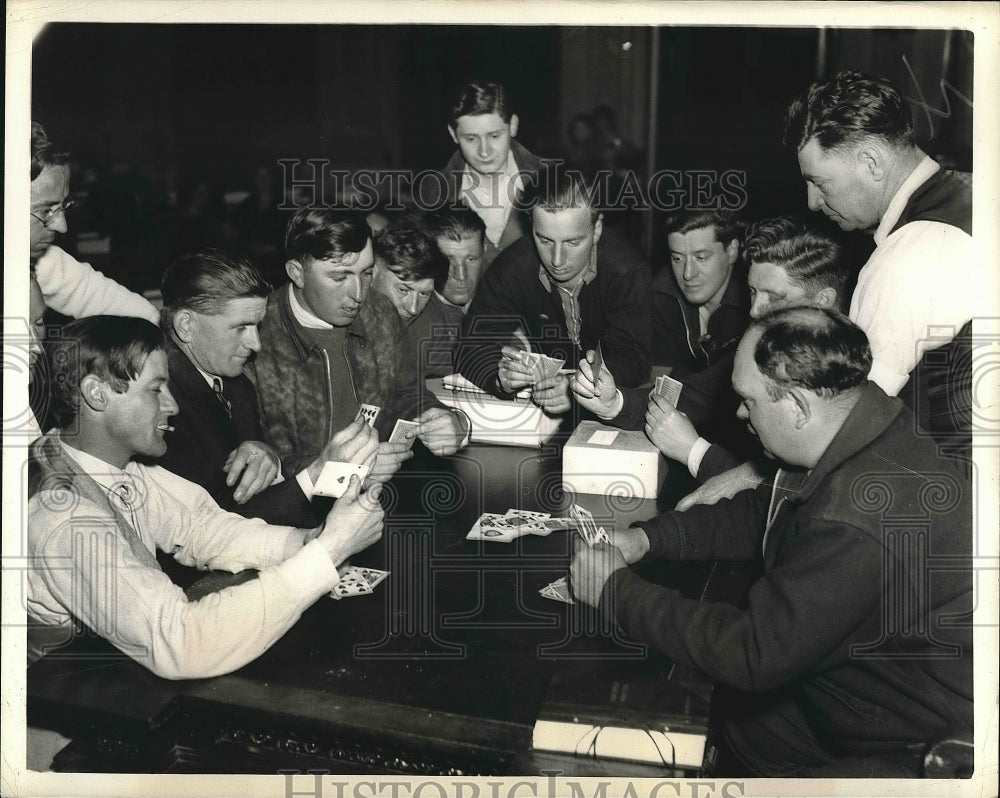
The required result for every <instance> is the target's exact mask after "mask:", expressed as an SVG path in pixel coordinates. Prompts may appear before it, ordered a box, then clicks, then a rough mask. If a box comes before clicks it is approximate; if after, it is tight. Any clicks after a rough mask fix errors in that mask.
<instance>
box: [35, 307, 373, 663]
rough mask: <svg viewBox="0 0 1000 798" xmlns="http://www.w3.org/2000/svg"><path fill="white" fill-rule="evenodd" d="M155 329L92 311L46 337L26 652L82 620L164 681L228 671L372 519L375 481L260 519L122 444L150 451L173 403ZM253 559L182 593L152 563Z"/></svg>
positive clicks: (319, 581)
mask: <svg viewBox="0 0 1000 798" xmlns="http://www.w3.org/2000/svg"><path fill="white" fill-rule="evenodd" d="M164 344H165V342H164V337H163V334H162V333H161V332H160V330H159V329H158V328H157V327H156V326H155V325H153V324H152V323H150V322H148V321H146V320H144V319H131V318H120V317H117V316H92V317H90V318H86V319H80V320H78V321H75V322H72V323H71V324H68V325H66V327H65V328H64V330H63V336H62V337H61V338H59V339H58V340H56V341H55V343H54V344H53V348H52V352H51V360H50V362H51V363H53V368H54V372H55V373H54V374H53V381H52V384H53V414H54V415H55V417H56V420H57V425H58V429H56V430H53V431H52V432H50V433H48V434H47V435H45V436H44V437H42V438H41V439H39V440H38V441H36V443H35V444H34V445H33V446H32V452H31V454H32V460H31V463H30V476H31V480H30V496H31V498H30V500H29V503H28V548H29V552H30V557H29V562H30V564H31V566H30V570H29V571H28V582H27V586H28V591H27V608H28V624H29V625H28V660H29V663H30V662H33V661H34V660H36V659H38V658H39V657H40V656H42V655H43V654H45V653H46V652H47V651H49V650H52V649H56V648H59V647H61V646H65V645H67V644H69V643H70V642H71V641H72V639H73V637H74V635H75V634H76V633H77V628H76V627H77V626H78V625H79V624H83V625H85V626H87V627H89V628H90V629H91V630H93V632H95V633H97V634H99V635H101V636H102V637H104V638H106V639H107V640H108V641H109V642H111V643H112V644H114V645H115V646H116V647H117V648H118V649H120V650H121V651H122V652H124V653H125V654H127V655H129V656H130V657H133V658H134V659H135V660H136V661H138V662H139V663H141V664H142V665H144V666H145V667H147V668H149V669H150V670H151V671H153V672H154V673H155V674H157V675H158V676H162V677H165V678H168V679H192V678H203V677H208V676H216V675H219V674H222V673H228V672H230V671H233V670H235V669H237V668H239V667H241V666H243V665H245V664H246V663H248V662H250V661H252V660H254V659H256V658H257V657H259V656H260V655H261V654H262V653H263V652H264V651H266V650H267V649H268V648H269V647H270V646H271V645H272V644H273V643H274V642H275V641H277V640H278V639H279V638H280V637H281V636H282V635H283V634H284V633H285V632H286V631H287V630H288V629H289V628H290V627H291V626H292V625H293V624H294V623H295V622H296V620H298V618H299V616H300V615H301V614H302V613H303V612H304V611H305V610H306V609H307V608H308V607H309V606H311V605H312V604H313V602H315V601H316V599H318V598H320V597H321V596H323V595H324V594H326V593H329V592H330V591H331V590H332V589H334V588H335V587H336V586H337V585H338V583H339V581H340V575H339V573H338V570H337V569H338V567H341V566H342V564H343V563H344V562H345V561H346V560H347V559H348V558H349V557H351V556H352V555H354V554H356V553H358V552H360V551H362V550H363V549H365V548H367V547H368V546H370V545H371V544H372V543H374V542H375V541H377V540H378V539H379V537H381V533H382V520H383V515H384V513H383V511H382V508H381V507H380V506H379V502H378V494H379V491H380V489H381V486H376V487H375V489H373V490H369V491H368V492H367V493H361V492H360V489H361V483H360V480H358V479H357V478H354V479H352V481H351V483H350V486H349V487H348V489H347V492H346V493H344V495H343V496H342V497H341V498H340V499H339V500H338V501H337V503H336V505H335V506H334V507H333V509H332V510H331V511H330V513H329V514H328V515H327V516H326V518H325V520H324V521H323V523H322V524H321V525H320V526H319V527H317V528H315V529H296V528H293V527H287V526H284V527H282V526H269V525H268V524H266V523H265V522H264V521H261V520H259V519H251V518H243V517H241V516H239V515H236V514H235V513H229V512H226V511H224V510H222V509H220V508H219V505H218V504H216V503H215V501H214V500H213V499H212V497H211V496H209V494H208V492H207V491H206V490H205V489H204V488H202V487H200V486H199V485H196V484H194V483H193V482H189V481H187V480H186V479H183V478H182V477H179V476H177V475H176V474H173V473H171V472H170V471H167V470H166V469H164V468H160V467H157V466H145V465H141V464H139V463H137V462H136V461H135V457H136V456H138V455H141V456H143V457H152V458H155V457H160V456H162V455H163V454H164V452H165V451H166V449H167V444H166V441H165V438H164V436H165V433H166V431H168V430H169V428H170V421H171V417H172V416H174V415H175V414H176V413H177V409H178V408H177V403H176V402H175V401H174V398H173V396H172V395H171V393H170V388H169V387H168V371H167V353H166V351H165V350H164ZM158 549H159V550H161V551H163V552H166V553H168V554H171V555H173V557H174V558H175V559H177V560H178V561H179V562H181V563H183V564H184V565H188V566H196V567H198V568H200V569H218V570H224V571H231V572H233V573H236V572H240V571H244V570H245V569H252V568H256V569H259V570H260V573H259V574H258V575H257V576H256V577H254V578H251V579H249V580H243V581H241V582H239V583H238V584H232V585H230V586H228V587H227V588H226V589H225V590H221V591H219V592H217V593H213V594H212V595H211V596H210V597H206V598H203V599H201V600H198V601H193V600H190V599H189V598H188V597H187V596H186V595H185V594H184V592H183V591H182V590H181V588H179V587H178V586H177V585H175V584H174V583H173V582H172V581H171V580H170V578H169V577H168V576H167V575H166V574H165V573H164V572H163V571H162V570H161V569H160V567H159V565H158V564H157V561H156V557H155V556H154V555H155V552H156V551H157V550H158Z"/></svg>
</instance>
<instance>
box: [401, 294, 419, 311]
mask: <svg viewBox="0 0 1000 798" xmlns="http://www.w3.org/2000/svg"><path fill="white" fill-rule="evenodd" d="M419 305H420V297H419V296H418V295H417V294H412V293H411V294H410V296H409V297H407V299H406V303H405V307H406V310H407V311H408V312H409V314H410V315H411V316H416V315H417V308H418V307H419Z"/></svg>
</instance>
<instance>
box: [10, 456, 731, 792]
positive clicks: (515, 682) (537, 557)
mask: <svg viewBox="0 0 1000 798" xmlns="http://www.w3.org/2000/svg"><path fill="white" fill-rule="evenodd" d="M559 466H560V449H559V445H558V442H557V443H555V444H551V445H549V446H547V447H545V448H543V449H542V450H536V449H518V448H510V447H496V446H472V447H469V448H468V449H467V450H465V451H463V452H461V453H459V454H458V455H456V456H454V457H450V458H441V459H438V458H433V457H431V456H429V455H428V454H427V453H426V452H421V453H419V454H418V456H417V457H415V458H414V459H413V460H411V461H410V462H409V463H407V464H406V466H405V467H404V468H403V469H402V470H401V471H400V472H399V473H398V474H397V475H396V476H395V477H394V479H393V480H392V481H391V482H390V483H389V484H388V485H387V486H386V487H387V489H386V490H385V492H384V500H383V501H384V502H385V504H386V507H387V522H386V529H385V534H384V536H383V539H382V540H381V541H380V542H379V544H377V545H376V546H374V547H372V548H371V549H369V550H368V551H366V552H363V553H362V554H361V555H359V556H357V557H356V558H355V563H356V564H363V565H371V566H374V567H379V568H384V569H388V570H389V571H391V572H392V573H391V576H390V577H389V578H388V580H386V581H385V582H383V583H382V584H381V585H379V586H378V587H377V588H376V590H375V593H374V594H373V595H371V596H362V597H357V598H350V599H343V600H341V601H335V600H332V599H328V598H322V599H320V600H319V601H318V602H317V603H316V604H315V605H314V606H313V607H311V608H310V609H309V610H308V611H307V612H306V613H305V614H304V615H303V616H302V618H301V619H300V621H299V622H298V623H297V624H296V625H295V626H294V627H293V628H292V629H291V630H290V631H289V632H288V633H287V634H286V635H285V636H284V637H283V638H282V639H281V640H279V641H278V643H276V644H275V645H274V646H273V647H272V648H271V649H270V650H269V651H268V652H266V653H265V654H264V655H263V656H261V657H260V658H259V659H258V660H256V661H255V662H252V663H250V664H249V665H247V666H245V667H244V668H242V669H240V670H239V671H237V672H235V673H232V674H229V675H226V676H221V677H217V678H212V679H200V680H191V681H168V680H164V679H160V678H158V677H156V676H154V675H152V674H151V673H150V672H148V671H147V670H146V669H145V668H143V667H142V666H140V665H138V664H137V663H135V662H133V661H131V660H129V659H127V658H125V657H124V656H122V655H120V654H118V653H117V652H116V651H114V650H113V649H112V648H111V647H110V646H108V645H107V644H106V643H104V642H103V641H101V640H94V639H81V640H78V641H76V642H75V643H74V645H73V646H72V647H70V648H69V649H67V650H65V651H61V652H54V653H52V654H50V655H49V656H47V657H45V658H44V659H42V660H41V661H39V662H38V663H36V664H35V665H34V666H33V667H32V668H31V669H29V671H28V713H29V722H30V723H32V724H34V725H38V726H43V727H47V728H56V729H59V730H61V731H63V733H66V734H67V735H68V736H71V737H73V738H74V743H73V744H72V745H71V746H69V748H68V749H66V750H65V751H64V752H63V753H62V754H61V755H60V756H59V757H57V760H56V763H55V767H56V768H57V769H64V770H84V771H91V770H105V771H111V772H154V773H155V772H240V773H275V772H278V771H280V770H288V769H293V770H299V771H303V772H304V771H307V770H310V769H312V770H316V769H321V770H327V771H329V772H331V773H355V774H361V773H396V774H411V775H430V774H441V775H473V774H538V773H540V772H541V771H542V770H545V769H558V770H562V771H563V772H564V773H566V774H568V775H572V774H576V775H597V774H606V775H630V776H663V775H664V774H671V773H672V771H669V770H664V769H663V768H654V767H652V766H643V765H636V764H634V763H617V762H607V761H590V762H587V761H582V760H579V759H574V758H573V757H569V756H559V755H549V754H541V753H538V752H534V751H533V750H532V748H531V732H532V726H533V724H534V720H535V718H536V716H537V713H538V709H539V706H540V705H541V702H542V700H543V698H544V695H545V692H546V688H547V686H548V683H549V680H550V678H551V676H552V674H553V673H554V671H555V669H556V668H561V667H571V666H573V667H577V666H578V665H579V663H580V662H585V663H590V664H591V665H592V667H593V668H594V671H595V673H597V672H599V671H600V669H601V668H602V667H604V666H606V665H608V664H609V663H614V664H615V666H616V667H618V664H620V663H622V662H625V663H626V665H627V667H629V668H634V669H636V670H635V673H637V674H643V675H642V678H651V679H657V680H660V681H662V682H663V685H664V686H663V689H664V690H677V691H682V692H683V695H684V696H685V697H686V701H687V705H688V706H689V707H690V711H691V712H692V713H693V714H695V715H697V716H698V718H699V719H701V720H704V721H706V722H707V717H708V711H709V698H710V694H711V684H710V683H709V682H708V681H707V680H706V679H705V678H704V677H703V676H701V675H700V674H697V673H694V672H691V671H688V670H685V669H682V668H679V667H675V666H673V664H672V663H670V662H668V661H666V660H664V659H662V658H661V657H659V656H658V655H655V654H653V653H651V652H648V651H647V650H646V649H645V648H644V647H642V646H640V645H638V644H636V643H635V642H633V641H630V640H627V639H625V637H624V636H623V635H622V633H621V632H620V631H618V630H617V629H616V628H615V627H614V626H613V625H609V624H607V623H606V622H602V620H601V619H600V617H599V616H598V615H597V613H595V612H594V611H593V610H591V609H589V608H588V607H586V606H585V605H582V604H579V603H578V604H577V605H573V606H570V605H565V604H561V603H558V602H555V601H552V600H549V599H546V598H543V597H542V596H540V595H539V593H538V591H539V589H540V588H541V587H542V586H544V585H545V584H547V583H549V582H551V581H552V580H554V579H556V578H558V577H559V576H561V575H564V574H565V573H566V569H567V564H568V561H569V558H570V555H571V553H572V544H573V535H570V534H567V533H563V532H554V533H552V534H550V535H549V536H547V537H539V536H533V535H529V536H526V537H523V538H519V539H518V540H516V541H514V542H513V543H510V544H498V543H483V542H472V541H467V540H465V534H466V532H467V531H468V529H469V528H470V527H471V525H472V523H473V522H474V521H475V519H476V518H477V517H478V516H479V515H480V514H481V513H482V512H486V511H490V512H504V511H506V510H507V509H508V508H510V507H516V508H519V509H524V510H543V511H546V512H550V513H552V514H553V515H565V514H566V510H567V508H568V504H569V503H570V501H578V502H579V503H580V504H583V505H585V506H587V507H588V509H590V510H591V512H593V514H594V516H595V518H596V519H597V520H598V522H599V523H600V524H603V525H604V526H606V527H609V525H613V524H618V525H627V523H628V522H629V521H631V520H635V519H638V518H648V517H650V516H651V515H653V514H654V513H655V512H656V509H657V508H656V506H655V504H656V503H655V502H653V501H648V500H622V499H612V498H608V497H603V496H578V497H571V496H566V495H564V494H563V492H562V491H561V489H560V478H559V472H560V468H559ZM647 571H648V573H647V574H646V575H647V576H648V577H649V578H651V579H654V580H656V581H661V582H663V583H665V584H670V585H672V586H674V587H677V588H678V589H680V590H681V591H682V592H683V593H684V594H685V595H688V596H690V597H700V596H705V595H706V591H708V594H710V595H711V597H713V598H718V597H721V594H719V595H717V593H718V591H719V590H720V589H721V590H722V591H724V592H726V593H730V592H731V590H732V588H733V584H732V583H731V579H732V576H733V574H734V573H735V572H733V571H732V570H731V569H728V568H726V567H724V566H723V565H722V564H715V565H712V564H683V565H679V564H660V565H659V566H657V567H655V568H652V569H647ZM735 584H736V586H737V587H738V584H739V583H738V582H737V583H735ZM713 591H715V592H714V593H713Z"/></svg>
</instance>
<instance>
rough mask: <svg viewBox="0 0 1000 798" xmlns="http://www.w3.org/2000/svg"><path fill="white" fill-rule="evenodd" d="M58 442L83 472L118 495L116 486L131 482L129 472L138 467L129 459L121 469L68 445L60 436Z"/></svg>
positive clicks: (131, 476)
mask: <svg viewBox="0 0 1000 798" xmlns="http://www.w3.org/2000/svg"><path fill="white" fill-rule="evenodd" d="M59 443H60V444H61V445H62V447H63V448H64V449H65V450H66V453H67V454H68V455H69V456H70V457H72V458H73V459H74V460H76V462H77V464H78V465H79V466H80V468H81V469H82V470H83V472H84V473H85V474H86V475H87V476H88V477H90V478H91V479H93V480H94V482H96V483H97V484H98V485H100V486H101V487H102V488H104V489H105V490H106V491H108V492H110V493H113V494H115V495H118V488H120V487H121V486H122V484H131V483H132V478H133V475H132V473H131V472H132V471H135V470H136V469H137V468H138V466H137V465H136V464H135V463H134V462H133V461H131V460H129V462H128V465H126V466H125V468H124V470H123V469H121V468H118V466H113V465H111V463H106V462H104V461H103V460H102V459H101V458H99V457H95V456H94V455H92V454H88V453H87V452H84V451H82V450H80V449H77V448H76V447H74V446H70V445H69V444H68V443H66V441H64V440H63V439H62V436H60V437H59Z"/></svg>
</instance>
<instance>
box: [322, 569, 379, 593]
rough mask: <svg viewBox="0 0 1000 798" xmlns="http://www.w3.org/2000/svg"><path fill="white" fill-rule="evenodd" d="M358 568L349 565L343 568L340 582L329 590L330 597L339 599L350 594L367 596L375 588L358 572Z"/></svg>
mask: <svg viewBox="0 0 1000 798" xmlns="http://www.w3.org/2000/svg"><path fill="white" fill-rule="evenodd" d="M360 570H361V569H359V568H357V567H355V566H353V565H352V566H351V567H349V568H345V569H344V572H343V573H342V574H341V575H340V582H338V583H337V586H336V587H334V588H333V590H331V591H330V594H329V595H330V598H335V599H337V600H340V599H342V598H350V597H352V596H367V595H370V594H371V593H374V592H375V588H374V587H373V586H372V585H371V584H370V583H369V582H368V580H367V579H366V578H365V577H364V576H363V575H362V574H361V573H360Z"/></svg>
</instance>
